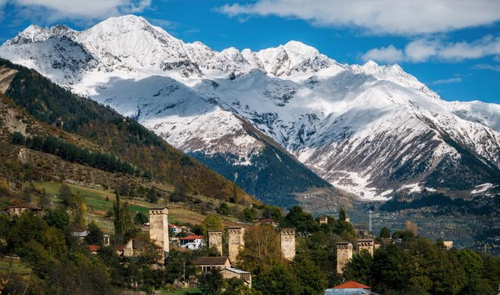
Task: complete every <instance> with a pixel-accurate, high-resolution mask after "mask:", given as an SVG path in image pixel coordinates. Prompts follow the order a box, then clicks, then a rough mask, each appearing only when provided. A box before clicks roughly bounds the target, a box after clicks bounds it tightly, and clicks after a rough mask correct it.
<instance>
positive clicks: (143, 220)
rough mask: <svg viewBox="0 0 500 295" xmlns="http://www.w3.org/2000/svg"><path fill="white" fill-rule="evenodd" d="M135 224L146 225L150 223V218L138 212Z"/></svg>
mask: <svg viewBox="0 0 500 295" xmlns="http://www.w3.org/2000/svg"><path fill="white" fill-rule="evenodd" d="M134 222H135V223H136V224H139V225H143V224H144V223H146V222H148V217H147V216H146V214H144V213H142V212H137V214H136V215H135V217H134Z"/></svg>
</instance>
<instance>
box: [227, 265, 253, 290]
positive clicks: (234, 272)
mask: <svg viewBox="0 0 500 295" xmlns="http://www.w3.org/2000/svg"><path fill="white" fill-rule="evenodd" d="M220 273H221V275H222V278H223V279H224V280H229V279H232V278H236V279H239V280H242V281H243V283H244V284H245V285H246V286H247V287H248V288H250V289H251V288H252V274H251V273H249V272H248V271H244V270H241V269H237V268H232V267H226V268H224V269H222V270H221V272H220Z"/></svg>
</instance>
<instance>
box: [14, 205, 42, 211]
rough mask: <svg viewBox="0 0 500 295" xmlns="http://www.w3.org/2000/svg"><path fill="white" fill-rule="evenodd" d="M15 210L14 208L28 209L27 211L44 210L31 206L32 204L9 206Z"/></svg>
mask: <svg viewBox="0 0 500 295" xmlns="http://www.w3.org/2000/svg"><path fill="white" fill-rule="evenodd" d="M11 208H12V209H14V208H26V209H31V210H42V209H40V208H38V207H37V206H35V205H31V204H18V205H12V206H9V209H11Z"/></svg>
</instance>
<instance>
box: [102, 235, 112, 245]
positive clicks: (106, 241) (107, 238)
mask: <svg viewBox="0 0 500 295" xmlns="http://www.w3.org/2000/svg"><path fill="white" fill-rule="evenodd" d="M102 244H103V246H109V245H111V237H110V236H109V235H103V236H102Z"/></svg>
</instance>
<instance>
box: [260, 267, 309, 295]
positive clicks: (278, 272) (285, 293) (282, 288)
mask: <svg viewBox="0 0 500 295" xmlns="http://www.w3.org/2000/svg"><path fill="white" fill-rule="evenodd" d="M255 288H256V289H257V290H258V291H260V292H262V293H263V294H273V295H299V294H300V293H299V290H300V286H299V284H298V282H297V279H296V278H295V276H294V274H293V272H292V271H291V270H290V269H289V268H288V267H286V266H285V265H283V264H281V263H273V264H271V265H269V266H266V267H265V268H264V269H263V271H262V273H261V274H260V275H259V276H258V277H257V282H256V286H255Z"/></svg>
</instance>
